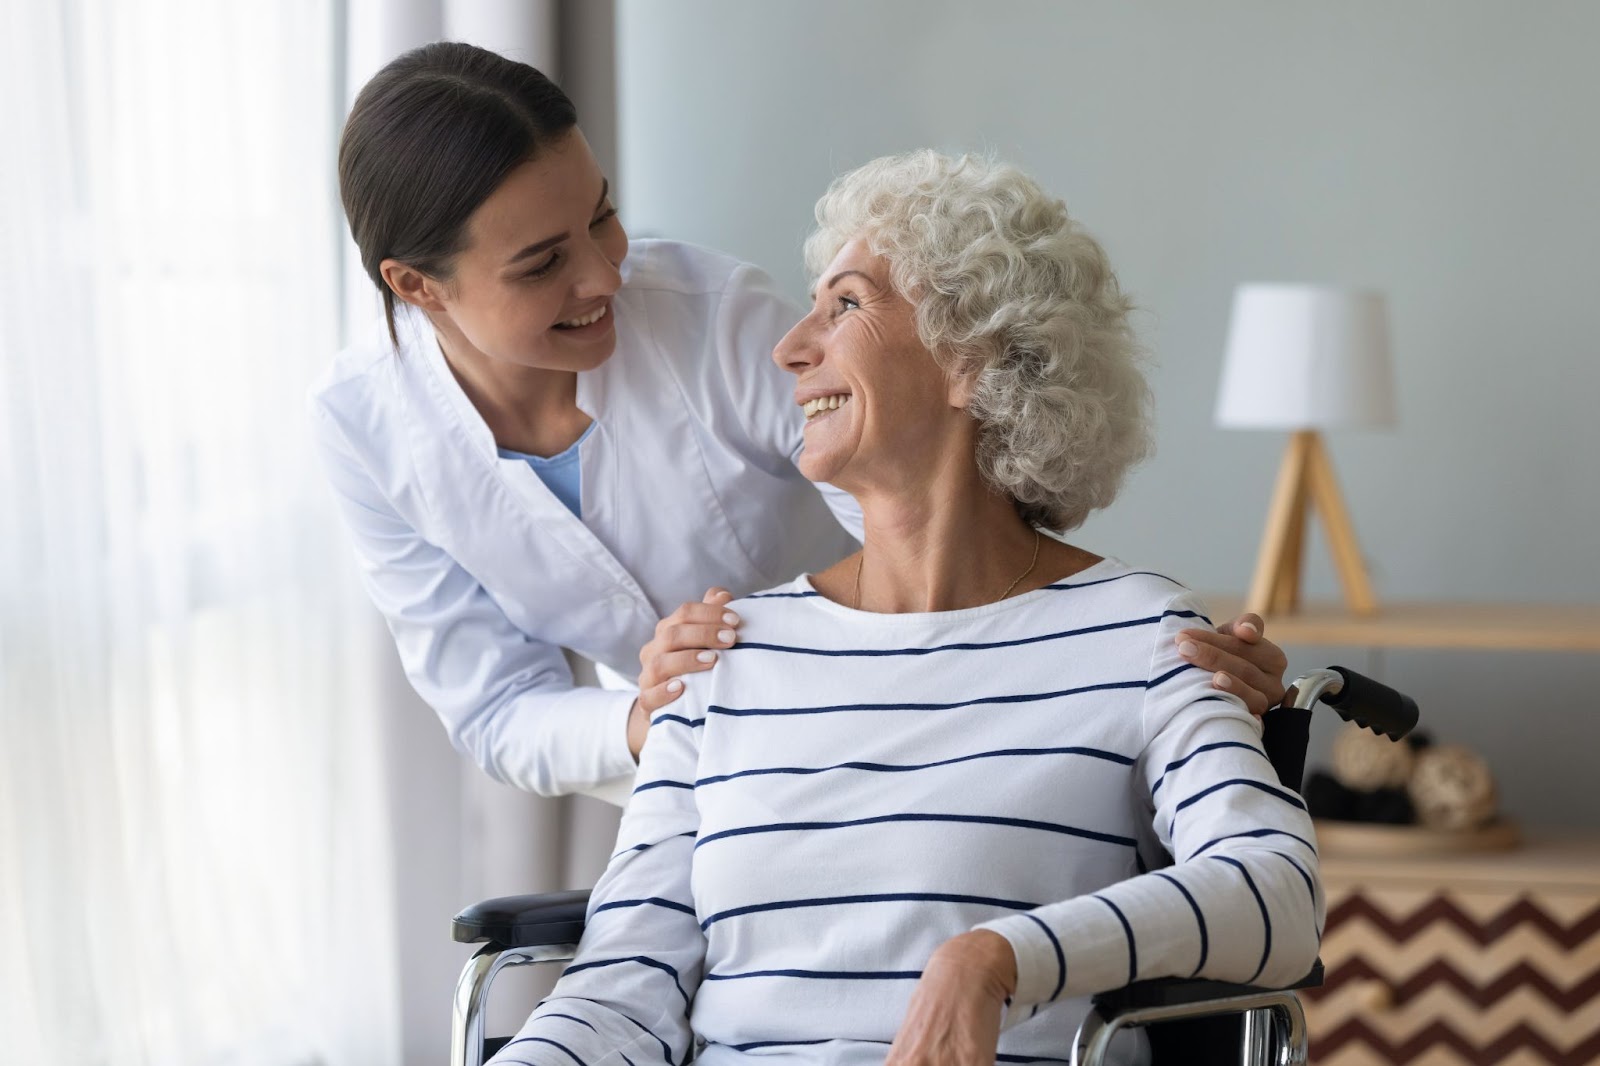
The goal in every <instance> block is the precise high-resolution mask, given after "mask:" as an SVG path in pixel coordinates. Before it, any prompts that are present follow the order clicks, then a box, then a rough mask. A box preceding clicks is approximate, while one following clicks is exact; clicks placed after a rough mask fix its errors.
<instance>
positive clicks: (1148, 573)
mask: <svg viewBox="0 0 1600 1066" xmlns="http://www.w3.org/2000/svg"><path fill="white" fill-rule="evenodd" d="M1125 577H1159V578H1160V579H1161V580H1163V581H1169V582H1171V583H1172V584H1174V585H1177V586H1178V588H1180V589H1183V590H1184V591H1185V592H1187V591H1188V589H1187V588H1185V587H1184V586H1183V585H1181V584H1179V583H1178V582H1176V581H1173V580H1172V579H1171V578H1170V577H1168V576H1167V575H1166V574H1158V573H1156V572H1155V571H1154V570H1129V571H1128V572H1127V573H1126V574H1118V575H1117V576H1116V577H1102V578H1098V579H1096V580H1094V581H1080V582H1078V583H1077V584H1072V583H1070V582H1066V581H1058V582H1056V583H1055V584H1054V585H1046V586H1044V587H1045V588H1047V589H1052V590H1058V591H1065V590H1067V589H1086V588H1092V587H1094V586H1095V585H1109V584H1110V583H1111V582H1113V581H1121V580H1122V579H1123V578H1125Z"/></svg>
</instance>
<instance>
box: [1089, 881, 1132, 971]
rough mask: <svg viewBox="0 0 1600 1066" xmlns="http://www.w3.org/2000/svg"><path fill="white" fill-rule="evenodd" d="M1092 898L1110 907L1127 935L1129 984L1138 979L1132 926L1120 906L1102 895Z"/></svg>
mask: <svg viewBox="0 0 1600 1066" xmlns="http://www.w3.org/2000/svg"><path fill="white" fill-rule="evenodd" d="M1094 898H1095V899H1097V900H1099V901H1100V902H1101V903H1104V904H1105V905H1106V906H1107V907H1110V908H1111V913H1112V914H1115V915H1116V916H1117V921H1119V922H1121V923H1122V931H1123V933H1124V934H1126V935H1127V937H1128V983H1129V984H1130V985H1131V984H1133V983H1134V982H1135V981H1137V980H1138V979H1139V950H1138V948H1136V947H1135V946H1134V943H1133V926H1131V925H1129V924H1128V916H1127V915H1126V914H1123V913H1122V908H1121V907H1118V906H1117V905H1116V904H1115V903H1112V902H1111V901H1110V900H1109V899H1106V898H1105V897H1104V896H1100V895H1096V896H1095V897H1094Z"/></svg>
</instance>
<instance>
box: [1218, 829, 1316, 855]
mask: <svg viewBox="0 0 1600 1066" xmlns="http://www.w3.org/2000/svg"><path fill="white" fill-rule="evenodd" d="M1240 837H1288V838H1289V839H1290V840H1293V841H1295V842H1296V843H1299V844H1304V845H1305V847H1306V850H1307V851H1309V852H1311V854H1313V855H1315V854H1316V853H1317V849H1316V847H1315V846H1314V845H1313V844H1312V843H1311V841H1309V840H1307V839H1306V838H1305V837H1302V836H1296V835H1295V834H1293V833H1291V832H1288V831H1287V830H1284V829H1247V830H1245V831H1244V832H1242V833H1229V834H1228V835H1227V836H1224V837H1217V838H1216V839H1215V840H1208V841H1206V842H1205V843H1204V844H1202V845H1200V846H1199V847H1198V848H1196V849H1195V850H1194V853H1193V854H1191V855H1190V856H1189V858H1191V859H1198V858H1199V857H1200V856H1201V855H1203V854H1205V853H1206V852H1207V851H1209V850H1210V849H1212V848H1213V847H1215V846H1217V845H1218V844H1221V843H1222V842H1223V841H1225V840H1237V839H1238V838H1240Z"/></svg>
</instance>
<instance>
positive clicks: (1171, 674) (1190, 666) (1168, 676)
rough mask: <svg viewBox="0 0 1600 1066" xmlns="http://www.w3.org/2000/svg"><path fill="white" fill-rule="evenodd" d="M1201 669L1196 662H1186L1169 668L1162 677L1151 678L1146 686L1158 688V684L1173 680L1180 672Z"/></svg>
mask: <svg viewBox="0 0 1600 1066" xmlns="http://www.w3.org/2000/svg"><path fill="white" fill-rule="evenodd" d="M1199 669H1200V668H1199V667H1198V666H1196V665H1194V663H1184V664H1183V665H1182V666H1174V667H1173V668H1172V669H1171V670H1168V671H1167V672H1166V673H1164V674H1162V675H1161V676H1160V677H1155V678H1151V679H1150V681H1149V683H1148V684H1146V685H1145V688H1157V687H1158V686H1161V685H1165V684H1166V683H1167V682H1168V681H1171V680H1172V679H1173V678H1175V677H1177V676H1178V675H1179V674H1181V673H1183V672H1184V671H1185V670H1199ZM1197 702H1198V701H1197Z"/></svg>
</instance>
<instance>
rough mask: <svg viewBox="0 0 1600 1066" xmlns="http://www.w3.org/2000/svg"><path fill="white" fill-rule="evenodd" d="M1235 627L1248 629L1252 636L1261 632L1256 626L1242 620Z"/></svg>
mask: <svg viewBox="0 0 1600 1066" xmlns="http://www.w3.org/2000/svg"><path fill="white" fill-rule="evenodd" d="M1234 628H1235V629H1242V630H1248V631H1249V632H1250V635H1251V636H1255V635H1257V634H1258V633H1259V632H1260V630H1258V629H1256V627H1255V626H1253V625H1251V624H1250V623H1249V622H1240V623H1239V624H1238V625H1237V626H1235V627H1234Z"/></svg>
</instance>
